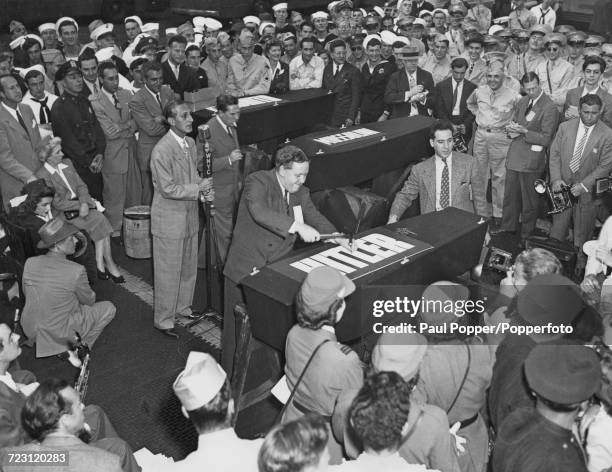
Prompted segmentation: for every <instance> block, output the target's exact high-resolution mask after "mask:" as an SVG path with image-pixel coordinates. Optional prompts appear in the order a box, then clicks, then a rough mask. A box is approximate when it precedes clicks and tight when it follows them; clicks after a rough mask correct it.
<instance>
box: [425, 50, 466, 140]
mask: <svg viewBox="0 0 612 472" xmlns="http://www.w3.org/2000/svg"><path fill="white" fill-rule="evenodd" d="M467 68H468V63H467V60H465V59H464V58H462V57H457V58H455V59H453V61H452V62H451V74H452V76H451V77H449V78H448V79H445V80H443V81H442V82H440V83H439V84H438V85H436V88H435V97H436V102H435V108H434V116H435V117H436V118H438V119H440V120H448V121H450V122H451V123H452V124H453V128H454V129H455V132H454V134H455V135H457V134H460V135H461V136H463V139H464V140H465V142H466V143H468V142H469V141H470V139H471V138H472V127H473V125H474V114H473V113H472V112H471V111H470V110H469V109H468V107H467V99H468V97H469V96H470V95H471V94H472V92H473V91H474V90H476V85H475V84H473V83H472V82H470V81H469V80H466V79H465V73H466V71H467Z"/></svg>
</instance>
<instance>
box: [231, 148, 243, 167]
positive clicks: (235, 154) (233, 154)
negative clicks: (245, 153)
mask: <svg viewBox="0 0 612 472" xmlns="http://www.w3.org/2000/svg"><path fill="white" fill-rule="evenodd" d="M240 159H242V152H240V149H234V150H233V151H232V152H231V153H230V155H229V160H230V162H231V163H232V164H233V163H234V162H237V161H239V160H240Z"/></svg>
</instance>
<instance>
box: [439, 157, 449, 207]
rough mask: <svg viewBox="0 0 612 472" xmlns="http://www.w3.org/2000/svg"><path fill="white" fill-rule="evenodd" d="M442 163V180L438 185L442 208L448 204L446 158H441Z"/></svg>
mask: <svg viewBox="0 0 612 472" xmlns="http://www.w3.org/2000/svg"><path fill="white" fill-rule="evenodd" d="M442 163H443V164H444V168H443V169H442V182H441V185H440V207H441V208H442V209H444V208H446V207H448V206H449V204H450V195H449V194H450V186H449V178H448V163H447V162H446V159H442Z"/></svg>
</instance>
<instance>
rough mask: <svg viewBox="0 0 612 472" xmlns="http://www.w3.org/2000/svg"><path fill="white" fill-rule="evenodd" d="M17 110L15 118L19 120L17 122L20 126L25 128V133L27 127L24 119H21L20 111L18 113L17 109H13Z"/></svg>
mask: <svg viewBox="0 0 612 472" xmlns="http://www.w3.org/2000/svg"><path fill="white" fill-rule="evenodd" d="M15 111H16V112H17V120H18V121H19V124H20V125H21V126H22V128H23V129H24V130H25V132H26V134H27V132H28V127H27V126H26V124H25V121H23V117H22V116H21V113H19V110H15Z"/></svg>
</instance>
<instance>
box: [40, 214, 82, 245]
mask: <svg viewBox="0 0 612 472" xmlns="http://www.w3.org/2000/svg"><path fill="white" fill-rule="evenodd" d="M78 232H79V228H77V227H76V226H74V225H71V224H70V223H65V222H64V220H61V219H59V218H54V219H52V220H51V221H47V222H46V223H45V224H44V225H42V226H41V227H40V229H39V230H38V235H39V236H40V241H39V242H38V244H37V245H36V247H37V248H38V249H47V248H50V247H51V246H53V245H54V244H57V243H59V242H60V241H63V240H64V239H66V238H68V237H70V236H72V235H73V234H76V233H78Z"/></svg>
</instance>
